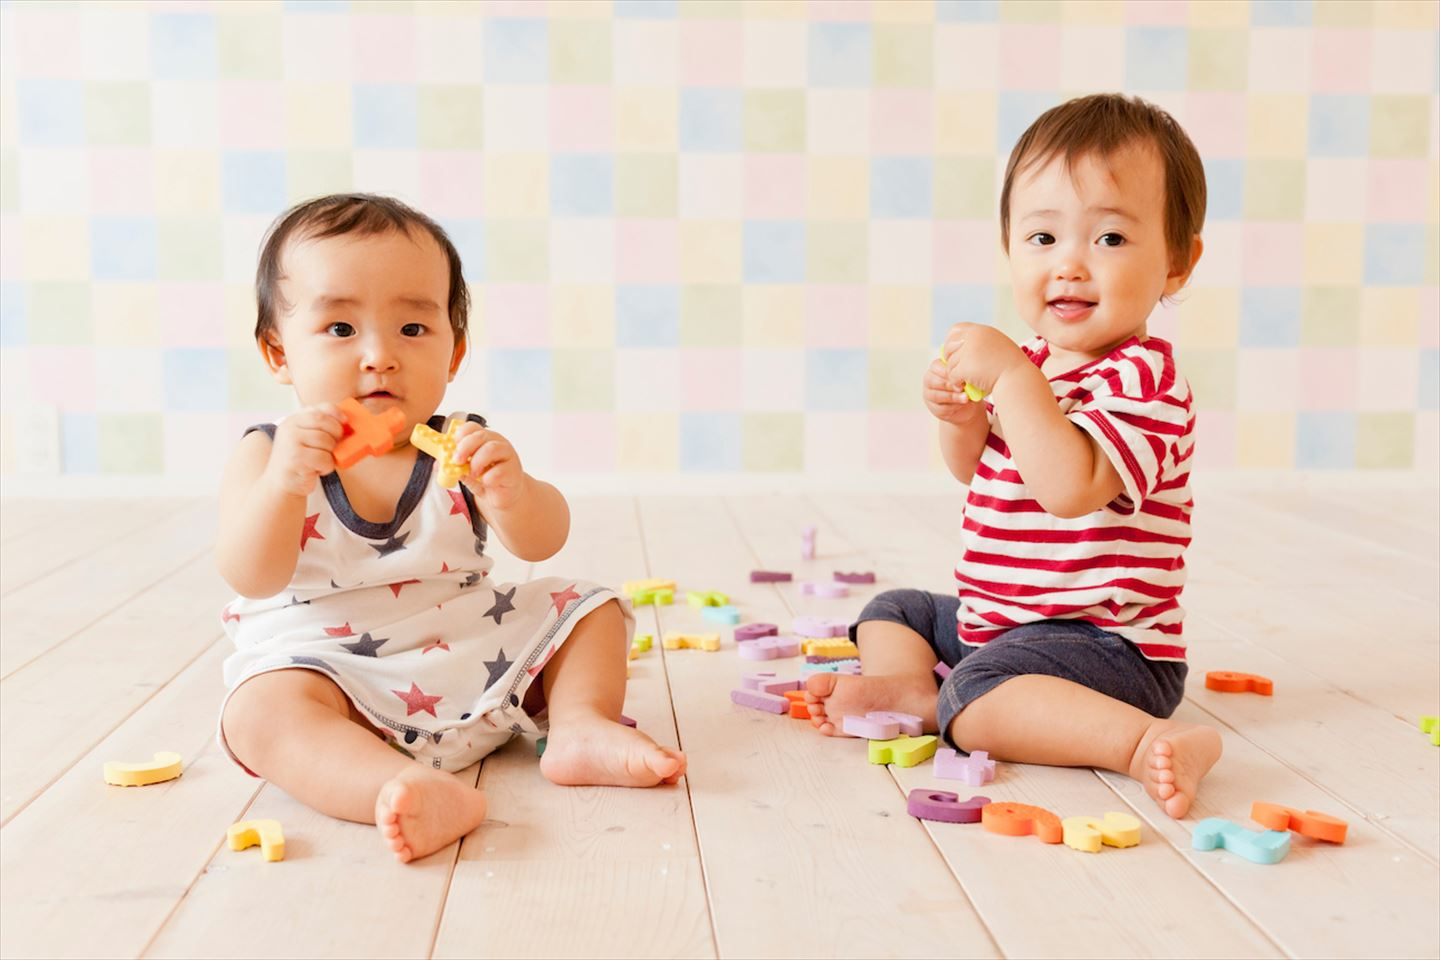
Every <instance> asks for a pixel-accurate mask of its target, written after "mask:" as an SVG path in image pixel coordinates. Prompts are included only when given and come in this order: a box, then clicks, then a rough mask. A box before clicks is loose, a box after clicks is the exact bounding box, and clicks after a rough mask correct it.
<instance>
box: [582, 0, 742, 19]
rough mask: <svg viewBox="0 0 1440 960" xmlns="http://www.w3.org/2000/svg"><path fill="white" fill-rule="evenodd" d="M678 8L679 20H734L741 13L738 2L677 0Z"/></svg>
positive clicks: (602, 5) (731, 0)
mask: <svg viewBox="0 0 1440 960" xmlns="http://www.w3.org/2000/svg"><path fill="white" fill-rule="evenodd" d="M593 6H597V7H604V6H605V5H604V4H599V3H597V4H593ZM678 7H679V9H678V10H677V11H676V12H677V13H678V14H679V15H680V19H681V20H736V19H738V18H739V17H740V11H741V7H740V0H679V4H678Z"/></svg>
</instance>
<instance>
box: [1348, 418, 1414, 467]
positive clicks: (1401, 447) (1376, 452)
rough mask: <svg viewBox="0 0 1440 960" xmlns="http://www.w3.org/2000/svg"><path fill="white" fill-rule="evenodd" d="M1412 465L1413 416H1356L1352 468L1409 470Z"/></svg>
mask: <svg viewBox="0 0 1440 960" xmlns="http://www.w3.org/2000/svg"><path fill="white" fill-rule="evenodd" d="M1414 465H1415V414H1414V413H1413V412H1403V413H1402V412H1399V411H1396V412H1393V413H1391V412H1384V413H1359V414H1356V416H1355V466H1357V467H1359V468H1360V469H1361V470H1409V469H1410V468H1411V467H1413V466H1414Z"/></svg>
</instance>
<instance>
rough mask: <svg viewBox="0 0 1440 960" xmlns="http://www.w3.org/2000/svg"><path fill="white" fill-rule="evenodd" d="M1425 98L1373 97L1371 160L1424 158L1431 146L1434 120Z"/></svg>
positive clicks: (1371, 102)
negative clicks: (1374, 158)
mask: <svg viewBox="0 0 1440 960" xmlns="http://www.w3.org/2000/svg"><path fill="white" fill-rule="evenodd" d="M1432 102H1433V101H1432V100H1431V98H1430V97H1429V96H1428V95H1416V96H1390V95H1386V94H1376V95H1375V96H1374V97H1372V98H1371V99H1370V155H1371V156H1374V157H1423V156H1425V151H1426V149H1427V148H1428V147H1429V146H1430V124H1431V123H1432V122H1434V121H1433V119H1432V118H1431V116H1430V114H1431V112H1432V109H1433V108H1432V107H1431V104H1432Z"/></svg>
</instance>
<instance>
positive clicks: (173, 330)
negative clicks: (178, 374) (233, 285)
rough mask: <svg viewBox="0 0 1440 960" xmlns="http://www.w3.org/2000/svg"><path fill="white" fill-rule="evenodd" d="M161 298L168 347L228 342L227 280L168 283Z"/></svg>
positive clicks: (162, 334) (163, 332)
mask: <svg viewBox="0 0 1440 960" xmlns="http://www.w3.org/2000/svg"><path fill="white" fill-rule="evenodd" d="M159 300H160V303H159V307H160V310H159V313H160V342H161V343H162V344H164V345H165V346H167V347H224V346H227V340H226V336H225V287H224V285H223V284H220V283H166V284H163V285H162V286H161V287H160V296H159ZM256 359H257V360H258V359H259V358H258V357H257V358H256Z"/></svg>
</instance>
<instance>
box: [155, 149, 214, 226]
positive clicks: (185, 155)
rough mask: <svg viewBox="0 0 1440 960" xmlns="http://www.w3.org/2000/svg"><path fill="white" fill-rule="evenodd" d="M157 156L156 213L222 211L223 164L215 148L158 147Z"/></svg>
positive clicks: (193, 213)
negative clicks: (221, 174) (221, 177)
mask: <svg viewBox="0 0 1440 960" xmlns="http://www.w3.org/2000/svg"><path fill="white" fill-rule="evenodd" d="M154 156H155V212H156V213H159V214H171V213H177V214H189V215H191V216H193V215H195V214H200V213H219V212H220V166H219V164H217V163H215V152H214V151H213V150H165V149H157V150H156V151H155V153H154Z"/></svg>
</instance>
